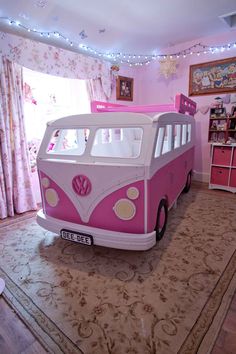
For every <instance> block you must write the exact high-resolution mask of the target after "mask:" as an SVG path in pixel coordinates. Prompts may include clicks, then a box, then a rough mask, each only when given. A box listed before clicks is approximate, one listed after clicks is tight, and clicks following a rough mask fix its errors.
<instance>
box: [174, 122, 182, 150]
mask: <svg viewBox="0 0 236 354" xmlns="http://www.w3.org/2000/svg"><path fill="white" fill-rule="evenodd" d="M180 138H181V125H180V124H175V129H174V149H176V148H178V147H180Z"/></svg>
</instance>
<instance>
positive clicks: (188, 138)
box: [187, 124, 191, 143]
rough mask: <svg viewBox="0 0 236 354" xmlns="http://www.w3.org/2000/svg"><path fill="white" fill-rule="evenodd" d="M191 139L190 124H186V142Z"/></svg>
mask: <svg viewBox="0 0 236 354" xmlns="http://www.w3.org/2000/svg"><path fill="white" fill-rule="evenodd" d="M190 141H191V124H188V132H187V142H188V143H189V142H190Z"/></svg>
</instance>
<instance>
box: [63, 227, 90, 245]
mask: <svg viewBox="0 0 236 354" xmlns="http://www.w3.org/2000/svg"><path fill="white" fill-rule="evenodd" d="M61 237H62V238H63V239H64V240H69V241H74V242H77V243H82V244H83V245H87V246H91V245H92V244H93V237H92V236H90V235H86V234H83V233H81V232H74V231H69V230H61Z"/></svg>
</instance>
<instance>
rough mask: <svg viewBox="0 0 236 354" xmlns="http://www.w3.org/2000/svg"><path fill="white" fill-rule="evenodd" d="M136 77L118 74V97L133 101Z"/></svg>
mask: <svg viewBox="0 0 236 354" xmlns="http://www.w3.org/2000/svg"><path fill="white" fill-rule="evenodd" d="M133 85H134V79H132V78H129V77H125V76H117V79H116V99H117V100H124V101H133Z"/></svg>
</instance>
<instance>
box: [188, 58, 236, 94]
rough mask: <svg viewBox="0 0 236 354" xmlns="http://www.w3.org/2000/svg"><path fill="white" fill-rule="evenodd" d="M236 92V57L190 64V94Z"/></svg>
mask: <svg viewBox="0 0 236 354" xmlns="http://www.w3.org/2000/svg"><path fill="white" fill-rule="evenodd" d="M227 92H236V57H233V58H227V59H222V60H214V61H210V62H206V63H201V64H195V65H190V68H189V96H198V95H212V94H215V93H218V94H220V93H227Z"/></svg>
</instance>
